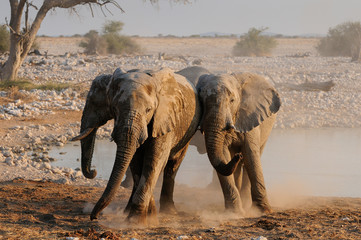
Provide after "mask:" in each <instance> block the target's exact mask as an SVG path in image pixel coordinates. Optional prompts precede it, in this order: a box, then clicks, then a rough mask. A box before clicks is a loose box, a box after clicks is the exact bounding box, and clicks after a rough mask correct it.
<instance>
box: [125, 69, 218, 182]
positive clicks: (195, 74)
mask: <svg viewBox="0 0 361 240" xmlns="http://www.w3.org/2000/svg"><path fill="white" fill-rule="evenodd" d="M133 71H134V70H133ZM175 73H176V74H179V75H182V76H183V77H185V78H186V79H187V80H188V81H189V82H191V83H192V84H193V86H194V87H195V86H196V85H197V82H198V79H199V77H200V76H202V75H204V74H211V73H210V72H209V71H208V70H207V69H206V68H203V67H199V66H191V67H186V68H183V69H181V70H179V71H177V72H175ZM202 138H203V135H202V134H200V133H199V131H197V132H196V133H195V134H194V136H193V137H192V139H191V142H190V145H194V146H196V147H197V150H198V152H199V153H200V154H204V153H206V150H205V145H204V140H203V139H202ZM200 141H202V143H199V142H200ZM194 142H197V143H194ZM131 175H132V174H131V172H130V171H129V170H127V172H126V178H125V180H124V181H123V182H122V183H121V186H123V187H126V188H127V187H130V186H131V185H132V182H133V180H132V177H131Z"/></svg>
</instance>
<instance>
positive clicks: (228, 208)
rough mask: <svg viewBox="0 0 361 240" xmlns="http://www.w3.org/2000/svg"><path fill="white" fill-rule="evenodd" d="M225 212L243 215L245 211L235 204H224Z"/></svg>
mask: <svg viewBox="0 0 361 240" xmlns="http://www.w3.org/2000/svg"><path fill="white" fill-rule="evenodd" d="M226 212H228V213H232V214H236V215H238V216H245V215H246V213H245V211H244V210H243V208H242V207H239V206H236V205H229V204H228V205H227V206H226Z"/></svg>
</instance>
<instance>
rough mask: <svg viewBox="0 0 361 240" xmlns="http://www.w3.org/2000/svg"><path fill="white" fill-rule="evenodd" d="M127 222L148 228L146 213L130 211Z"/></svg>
mask: <svg viewBox="0 0 361 240" xmlns="http://www.w3.org/2000/svg"><path fill="white" fill-rule="evenodd" d="M127 222H128V223H129V224H130V225H142V226H147V214H146V213H145V212H138V211H137V212H134V211H130V212H129V215H128V217H127Z"/></svg>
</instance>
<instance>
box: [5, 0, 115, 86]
mask: <svg viewBox="0 0 361 240" xmlns="http://www.w3.org/2000/svg"><path fill="white" fill-rule="evenodd" d="M9 2H10V9H11V16H10V23H9V25H8V26H9V28H10V55H9V58H8V60H7V61H6V62H5V64H4V66H3V67H2V68H1V69H0V80H1V81H13V80H15V79H16V77H17V75H18V71H19V68H20V66H21V64H22V63H23V62H24V60H25V57H26V56H27V55H28V52H29V50H30V48H31V46H32V45H33V42H34V40H35V37H36V34H37V32H38V30H39V28H40V25H41V23H42V21H43V20H44V18H45V16H46V14H47V13H48V11H49V10H50V9H52V8H72V7H75V6H76V5H79V4H82V5H84V4H97V5H100V6H102V5H105V4H113V5H115V6H117V7H118V8H120V6H119V5H118V4H117V3H116V1H113V0H109V1H107V2H101V1H99V0H46V1H43V4H42V6H41V7H40V9H39V11H38V13H37V14H36V17H35V20H34V22H33V23H32V24H31V27H30V29H28V26H24V29H23V30H22V29H21V20H22V15H23V11H24V7H25V6H26V10H25V11H28V8H29V6H30V5H31V3H30V4H29V1H28V0H20V1H18V0H9ZM120 9H121V8H120ZM27 22H28V15H27V13H25V23H27Z"/></svg>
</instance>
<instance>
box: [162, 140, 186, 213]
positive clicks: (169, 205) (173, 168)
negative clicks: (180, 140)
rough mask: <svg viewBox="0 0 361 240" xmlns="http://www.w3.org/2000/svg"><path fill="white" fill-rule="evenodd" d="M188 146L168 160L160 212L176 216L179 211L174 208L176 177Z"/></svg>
mask: <svg viewBox="0 0 361 240" xmlns="http://www.w3.org/2000/svg"><path fill="white" fill-rule="evenodd" d="M187 149H188V144H187V145H186V146H184V147H183V149H181V150H180V151H179V152H178V153H176V154H175V155H174V156H171V157H170V158H169V159H168V162H167V165H166V166H165V169H164V175H163V186H162V191H161V195H160V212H164V213H170V214H176V213H177V209H176V208H175V206H174V201H173V193H174V184H175V176H176V174H177V172H178V169H179V166H180V164H181V163H182V161H183V159H184V156H185V155H186V152H187Z"/></svg>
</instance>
